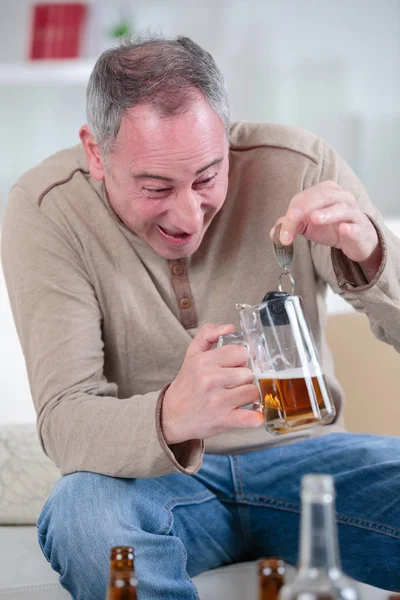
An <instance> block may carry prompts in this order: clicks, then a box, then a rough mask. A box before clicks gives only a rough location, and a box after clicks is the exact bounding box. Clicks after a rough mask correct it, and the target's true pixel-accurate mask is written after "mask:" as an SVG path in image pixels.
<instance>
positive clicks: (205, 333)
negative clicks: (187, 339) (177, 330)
mask: <svg viewBox="0 0 400 600" xmlns="http://www.w3.org/2000/svg"><path fill="white" fill-rule="evenodd" d="M234 331H235V326H234V325H231V324H226V325H215V324H213V323H206V324H205V325H203V327H201V329H200V330H199V331H198V332H197V334H196V337H195V338H194V339H193V341H192V342H191V344H190V346H189V348H188V350H187V353H186V356H194V355H195V354H200V353H201V352H207V351H208V350H211V348H212V346H213V345H214V344H216V343H217V342H218V339H219V336H220V335H227V334H228V333H233V332H234Z"/></svg>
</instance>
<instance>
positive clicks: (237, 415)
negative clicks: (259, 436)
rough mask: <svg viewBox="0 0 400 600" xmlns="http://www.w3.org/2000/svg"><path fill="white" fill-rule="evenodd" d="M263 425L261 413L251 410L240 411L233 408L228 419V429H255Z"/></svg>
mask: <svg viewBox="0 0 400 600" xmlns="http://www.w3.org/2000/svg"><path fill="white" fill-rule="evenodd" d="M263 423H264V417H263V415H262V413H260V412H257V411H253V410H241V409H240V408H235V409H234V410H233V411H232V412H231V414H230V416H229V419H228V424H229V427H230V428H234V427H240V428H241V429H244V428H246V427H251V428H254V429H255V428H256V427H260V425H262V424H263Z"/></svg>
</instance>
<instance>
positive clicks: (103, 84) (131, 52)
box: [86, 35, 230, 156]
mask: <svg viewBox="0 0 400 600" xmlns="http://www.w3.org/2000/svg"><path fill="white" fill-rule="evenodd" d="M196 91H200V92H201V93H202V94H203V96H204V98H205V99H206V100H207V102H208V103H209V105H210V107H211V108H212V109H213V110H214V111H215V113H216V114H217V115H218V116H219V117H220V119H221V121H222V123H223V125H224V127H225V130H226V132H227V135H229V125H230V111H229V102H228V93H227V90H226V85H225V81H224V78H223V76H222V73H221V71H220V70H219V68H218V67H217V65H216V63H215V61H214V59H213V57H212V56H211V54H210V53H209V52H206V51H205V50H203V48H201V47H200V46H199V45H198V44H196V43H195V42H193V41H192V40H191V39H189V38H187V37H178V38H176V39H175V40H170V39H165V38H160V37H155V36H149V35H146V36H145V37H143V36H142V37H139V38H137V39H136V40H133V41H125V42H124V43H122V44H121V45H120V46H118V47H116V48H111V49H109V50H106V51H105V52H103V54H101V55H100V57H99V58H98V60H97V62H96V64H95V66H94V68H93V71H92V74H91V76H90V79H89V83H88V86H87V92H86V98H87V120H88V124H89V127H90V128H91V130H92V133H93V135H94V138H95V141H96V143H97V144H98V145H99V146H100V149H101V152H102V154H103V156H107V154H108V153H109V152H110V151H111V150H112V148H113V144H114V142H115V140H116V137H117V135H118V131H119V128H120V125H121V119H122V117H123V116H124V115H125V114H126V112H127V110H128V109H129V108H131V107H133V106H136V105H138V104H150V105H151V106H152V107H154V108H155V109H156V110H157V111H158V112H159V113H160V114H161V115H162V116H172V115H176V114H182V113H183V112H184V111H185V110H186V109H187V108H188V106H190V104H191V103H192V102H193V101H194V99H195V92H196Z"/></svg>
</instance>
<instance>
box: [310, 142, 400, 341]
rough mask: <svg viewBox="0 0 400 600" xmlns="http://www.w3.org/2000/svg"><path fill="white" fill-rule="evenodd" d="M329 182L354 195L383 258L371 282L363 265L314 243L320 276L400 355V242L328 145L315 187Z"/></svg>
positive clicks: (358, 182)
mask: <svg viewBox="0 0 400 600" xmlns="http://www.w3.org/2000/svg"><path fill="white" fill-rule="evenodd" d="M325 180H332V181H335V182H336V183H338V184H339V185H340V186H341V187H342V188H343V189H345V190H347V191H349V192H351V193H352V194H353V196H354V197H355V199H356V200H357V202H358V204H359V206H360V208H361V210H363V211H364V212H365V213H366V214H367V215H368V216H369V218H370V219H371V222H372V224H373V225H374V227H375V228H376V231H377V233H378V237H379V239H380V242H381V244H382V250H383V256H382V262H381V265H380V267H379V269H378V272H377V273H376V275H375V277H374V278H373V280H372V281H370V282H368V281H367V280H366V278H365V276H364V274H363V271H362V269H361V267H360V265H359V264H358V263H355V262H354V261H351V260H350V259H348V258H347V257H346V256H345V255H344V254H343V252H342V251H340V250H337V249H331V248H328V247H327V246H321V245H319V244H314V243H311V252H312V256H313V262H314V266H315V269H316V273H317V276H318V277H320V278H321V279H323V280H324V281H326V282H327V283H328V284H329V285H330V287H331V288H332V289H333V291H334V292H336V293H337V294H339V295H341V296H342V297H343V298H345V300H347V302H349V303H350V304H351V305H352V306H353V307H354V308H355V309H356V310H357V311H359V312H364V313H366V315H367V316H368V319H369V321H370V326H371V330H372V331H373V333H374V335H375V336H376V337H377V338H378V339H380V340H382V341H384V342H387V343H388V344H391V345H392V346H393V347H394V348H396V350H397V351H398V352H400V240H399V239H398V238H397V237H396V236H395V235H394V234H393V233H392V232H391V231H390V230H389V229H388V227H386V225H385V224H384V221H383V218H382V215H381V214H380V212H379V211H378V209H377V208H376V207H375V206H373V204H372V202H371V200H370V199H369V197H368V194H367V192H366V190H365V188H364V186H363V185H362V184H361V182H360V181H359V179H358V177H357V176H356V175H355V174H354V172H353V171H352V169H351V168H350V167H349V166H348V165H347V164H346V162H345V161H344V160H343V159H342V158H341V157H340V156H339V155H338V154H337V153H336V152H335V151H334V150H333V149H332V148H331V147H329V146H328V145H324V146H323V152H322V156H321V161H320V163H319V165H318V167H317V170H316V174H315V178H314V181H313V184H316V183H318V182H320V181H325ZM382 193H384V186H383V190H382Z"/></svg>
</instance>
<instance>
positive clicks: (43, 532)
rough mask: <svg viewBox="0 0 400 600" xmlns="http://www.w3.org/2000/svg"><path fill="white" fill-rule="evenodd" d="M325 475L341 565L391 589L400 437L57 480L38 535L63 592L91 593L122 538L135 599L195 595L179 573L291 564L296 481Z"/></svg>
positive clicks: (80, 596) (319, 441)
mask: <svg viewBox="0 0 400 600" xmlns="http://www.w3.org/2000/svg"><path fill="white" fill-rule="evenodd" d="M311 472H319V473H330V474H332V475H334V477H335V484H336V489H337V499H336V510H337V522H338V530H339V545H340V553H341V561H342V567H343V570H344V571H345V572H346V573H347V574H348V575H350V576H352V577H354V578H355V579H358V580H360V581H364V582H366V583H369V584H371V585H375V586H377V587H382V588H385V589H388V590H399V589H400V439H399V438H396V437H382V436H373V435H358V434H328V435H323V436H321V437H316V438H311V439H307V440H304V441H301V442H296V443H294V444H288V445H285V446H281V447H277V448H269V449H266V450H260V451H256V452H249V453H248V454H241V455H229V456H222V455H216V454H206V456H205V458H204V463H203V466H202V468H201V470H200V471H199V472H198V473H197V474H196V475H194V476H188V475H184V474H183V473H174V474H172V475H165V476H164V477H159V478H154V479H121V478H113V477H107V476H104V475H98V474H95V473H88V472H80V473H74V474H71V475H67V476H65V477H62V478H61V479H60V480H59V481H58V482H57V484H56V485H55V487H54V490H53V492H52V494H51V497H50V498H49V500H48V501H47V503H46V505H45V506H44V508H43V511H42V514H41V516H40V518H39V521H38V532H39V542H40V545H41V547H42V550H43V552H44V554H45V556H46V558H47V560H48V561H49V562H50V563H51V566H52V567H53V569H55V570H56V571H57V572H58V573H59V574H60V583H61V585H62V586H63V587H64V588H66V589H67V590H68V591H69V592H70V594H71V595H72V597H73V598H74V599H75V600H88V599H93V600H103V599H104V597H105V594H106V587H107V579H108V570H109V552H110V548H111V546H116V545H119V544H123V545H132V546H133V547H134V549H135V566H136V572H137V576H138V580H139V594H140V598H141V599H142V600H150V599H152V600H156V599H157V600H159V598H164V599H166V600H173V599H174V600H178V599H185V600H188V599H189V598H193V599H196V598H198V594H197V591H196V588H195V586H194V584H193V583H192V581H191V579H190V578H191V577H193V576H194V575H197V574H198V573H201V572H202V571H205V570H208V569H214V568H216V567H220V566H222V565H227V564H230V563H233V562H237V561H243V560H251V559H256V558H259V557H261V556H280V557H282V558H283V559H284V560H285V561H287V562H289V563H292V564H296V562H297V556H298V554H297V553H298V538H299V514H300V499H299V484H300V479H301V477H302V475H304V474H305V473H311Z"/></svg>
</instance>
